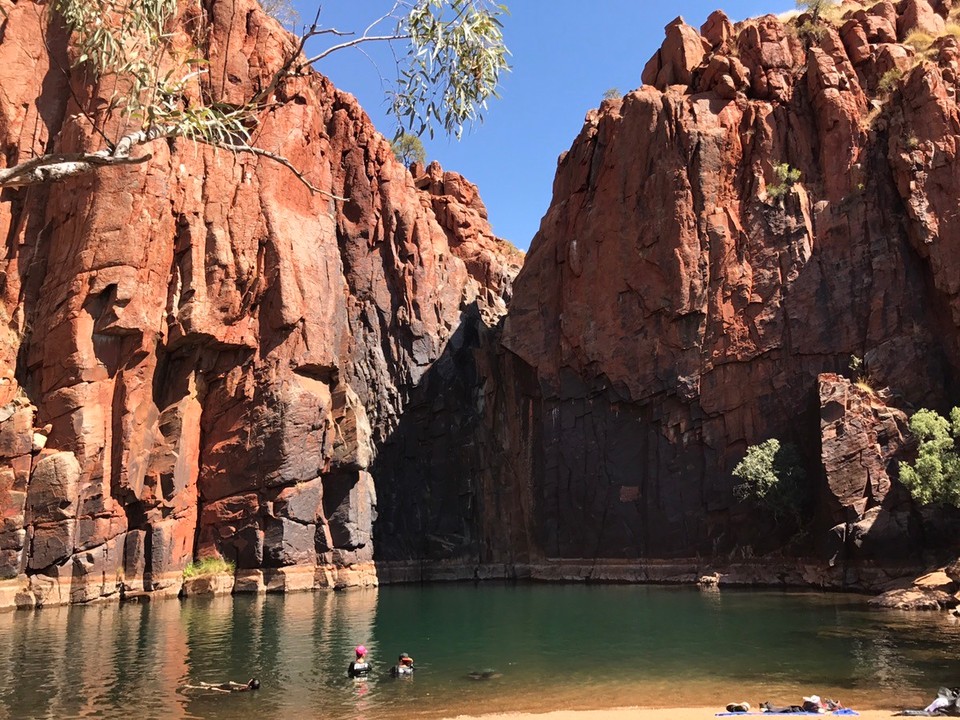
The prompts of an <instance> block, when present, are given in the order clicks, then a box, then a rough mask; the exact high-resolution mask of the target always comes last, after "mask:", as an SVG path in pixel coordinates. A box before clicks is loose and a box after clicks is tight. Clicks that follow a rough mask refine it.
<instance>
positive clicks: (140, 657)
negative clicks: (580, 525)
mask: <svg viewBox="0 0 960 720" xmlns="http://www.w3.org/2000/svg"><path fill="white" fill-rule="evenodd" d="M958 640H960V627H958V625H957V623H956V622H955V621H954V620H952V619H949V618H945V617H943V616H939V615H913V614H902V613H876V612H869V611H866V610H865V609H863V607H862V606H861V604H860V602H859V601H858V600H857V599H856V598H849V597H843V596H818V595H808V594H794V595H790V594H785V593H761V592H730V591H721V592H720V593H716V592H709V593H705V592H698V591H696V590H693V589H677V588H650V587H630V586H625V587H624V586H620V587H582V586H575V587H574V586H523V585H517V586H509V585H503V586H498V585H488V586H479V587H474V586H472V585H470V586H436V587H404V588H385V589H382V590H380V591H379V592H378V591H376V590H357V591H350V592H344V593H315V594H312V593H306V594H298V595H290V596H286V597H284V596H266V597H264V596H240V597H237V598H229V597H227V598H215V599H191V600H188V601H183V602H179V601H158V602H154V603H145V604H142V605H138V604H128V605H123V606H120V607H117V606H115V605H94V606H88V607H71V608H49V609H45V610H43V611H40V612H17V613H7V614H3V615H0V717H7V716H9V717H18V718H19V717H44V718H49V717H93V716H95V717H105V718H121V717H130V716H131V715H132V714H135V715H137V716H138V717H144V718H200V717H203V718H214V719H216V718H265V717H279V716H291V715H292V716H297V715H310V716H323V717H325V718H377V717H384V716H386V715H388V714H399V713H403V714H407V715H410V714H414V715H417V716H423V717H440V716H452V715H456V714H459V713H461V712H470V711H473V712H476V711H477V710H478V709H481V708H482V709H483V710H485V711H499V710H527V711H542V710H547V709H556V708H558V707H570V708H576V707H597V706H615V705H630V704H660V705H663V704H667V705H683V704H695V705H696V704H705V705H714V704H716V703H717V701H718V698H723V697H727V696H728V695H729V696H730V697H733V696H734V695H735V696H736V697H737V698H738V699H742V698H743V697H747V698H749V699H750V700H751V701H754V700H756V701H760V700H764V699H780V700H783V701H791V700H795V699H797V698H798V697H799V694H809V693H811V692H819V694H821V695H834V696H839V697H840V699H842V700H843V701H844V702H846V703H847V704H851V705H857V704H858V705H860V706H861V707H895V706H901V705H917V706H922V704H925V701H928V700H929V697H928V696H932V695H931V693H933V692H935V691H936V688H937V687H938V686H939V685H941V684H950V682H953V681H955V678H956V677H958V676H960V660H958V658H957V657H956V656H955V654H954V653H953V648H954V647H955V646H956V643H957V641H958ZM361 643H362V644H364V645H366V646H367V648H368V650H369V657H370V660H371V662H372V664H373V665H374V668H375V672H374V673H373V675H372V676H371V677H370V678H369V679H368V680H365V681H359V682H357V681H352V680H350V679H348V678H347V676H346V666H347V663H348V662H349V661H350V660H351V659H352V655H353V652H352V650H353V647H354V646H355V645H358V644H361ZM400 652H409V653H410V654H412V655H413V656H414V657H415V658H416V659H417V666H418V668H419V669H418V670H417V673H416V675H415V677H414V678H412V679H409V680H395V679H393V678H390V677H389V675H388V668H389V667H390V665H391V664H392V663H393V661H394V660H395V659H396V656H397V655H398V654H399V653H400ZM610 658H616V669H615V671H611V669H610V667H609V663H610ZM486 668H491V669H493V670H495V671H496V674H495V676H493V677H491V678H490V679H488V680H484V681H475V680H471V679H470V673H471V671H477V670H483V669H486ZM251 677H257V678H259V679H260V680H261V682H262V689H261V690H259V691H256V692H244V693H235V694H230V695H223V694H216V693H211V694H207V693H202V692H200V693H197V692H184V691H182V690H180V689H179V688H181V687H182V686H183V685H184V684H186V683H190V684H197V683H199V682H200V681H205V682H222V681H226V680H236V681H240V682H245V681H246V680H247V679H248V678H251ZM798 693H799V694H798Z"/></svg>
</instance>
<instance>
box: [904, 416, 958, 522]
mask: <svg viewBox="0 0 960 720" xmlns="http://www.w3.org/2000/svg"><path fill="white" fill-rule="evenodd" d="M910 432H912V433H913V435H914V437H916V438H917V440H918V441H919V443H920V445H919V447H918V448H917V460H916V462H914V463H913V464H912V465H911V464H910V463H907V462H901V463H900V482H902V483H903V484H904V485H905V486H906V488H907V489H908V490H909V491H910V494H911V495H912V496H913V499H914V500H916V501H917V502H918V503H921V504H923V505H928V504H930V503H942V504H946V505H953V506H955V507H960V455H958V454H957V446H956V439H957V438H958V437H960V408H954V409H953V410H951V411H950V419H949V420H947V419H946V418H945V417H943V416H942V415H939V414H938V413H936V412H934V411H933V410H918V411H917V412H916V413H914V414H913V417H911V418H910Z"/></svg>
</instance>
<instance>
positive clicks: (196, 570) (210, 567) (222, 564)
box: [183, 557, 235, 579]
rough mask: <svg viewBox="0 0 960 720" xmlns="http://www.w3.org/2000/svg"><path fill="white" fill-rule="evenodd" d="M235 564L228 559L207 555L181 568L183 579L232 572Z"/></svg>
mask: <svg viewBox="0 0 960 720" xmlns="http://www.w3.org/2000/svg"><path fill="white" fill-rule="evenodd" d="M234 569H235V566H234V564H233V563H232V562H230V561H229V560H224V559H223V558H218V557H207V558H203V559H201V560H197V561H196V562H192V563H190V564H189V565H187V566H186V567H185V568H184V569H183V577H184V578H185V579H189V578H195V577H203V576H204V575H219V574H220V573H229V574H231V575H232V574H233V571H234Z"/></svg>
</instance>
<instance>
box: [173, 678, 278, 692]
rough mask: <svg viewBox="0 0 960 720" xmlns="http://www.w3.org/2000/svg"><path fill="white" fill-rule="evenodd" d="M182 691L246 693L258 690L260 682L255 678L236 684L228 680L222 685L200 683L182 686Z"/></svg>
mask: <svg viewBox="0 0 960 720" xmlns="http://www.w3.org/2000/svg"><path fill="white" fill-rule="evenodd" d="M182 689H183V690H206V691H208V692H222V693H232V692H246V691H247V690H259V689H260V681H259V680H257V678H250V679H249V680H248V681H247V682H246V683H238V682H234V681H233V680H228V681H227V682H222V683H208V682H201V683H200V684H199V685H184V686H183V688H182Z"/></svg>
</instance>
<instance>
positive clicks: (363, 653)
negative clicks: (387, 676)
mask: <svg viewBox="0 0 960 720" xmlns="http://www.w3.org/2000/svg"><path fill="white" fill-rule="evenodd" d="M356 653H357V659H356V660H354V661H353V662H352V663H350V666H349V667H348V668H347V675H349V676H350V677H352V678H362V677H366V676H367V675H369V674H370V663H368V662H367V649H366V648H365V647H364V646H363V645H357V650H356Z"/></svg>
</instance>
